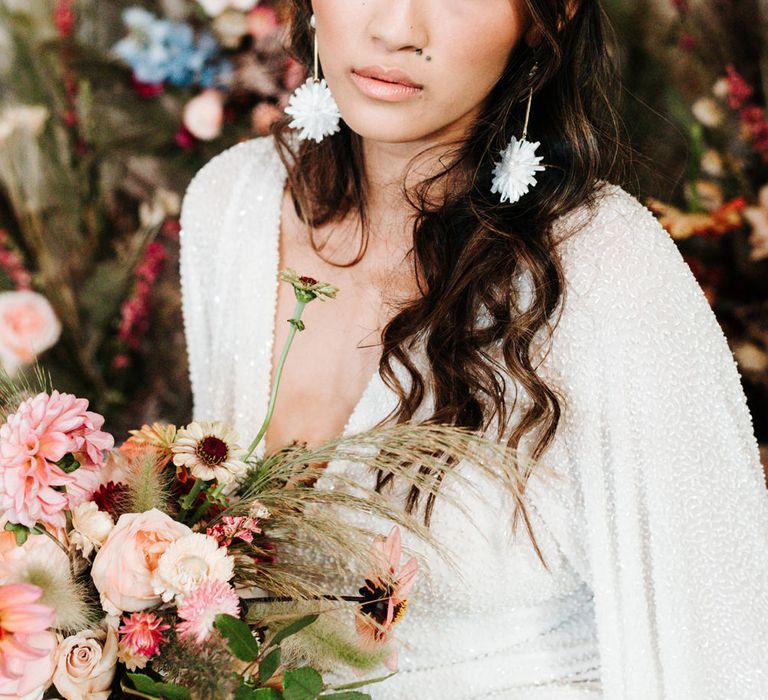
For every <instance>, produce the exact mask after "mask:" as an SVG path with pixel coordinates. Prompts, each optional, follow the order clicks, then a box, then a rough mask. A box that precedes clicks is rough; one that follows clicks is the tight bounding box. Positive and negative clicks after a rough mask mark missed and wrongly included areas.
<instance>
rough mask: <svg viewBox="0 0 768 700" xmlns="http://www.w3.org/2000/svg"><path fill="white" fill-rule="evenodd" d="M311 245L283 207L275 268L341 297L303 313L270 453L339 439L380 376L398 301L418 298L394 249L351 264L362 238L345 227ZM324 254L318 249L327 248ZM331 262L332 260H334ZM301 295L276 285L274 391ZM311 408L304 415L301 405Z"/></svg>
mask: <svg viewBox="0 0 768 700" xmlns="http://www.w3.org/2000/svg"><path fill="white" fill-rule="evenodd" d="M320 233H321V238H320V240H319V241H318V239H317V238H315V239H314V240H313V238H312V237H311V235H310V232H309V231H308V230H307V229H306V227H304V226H303V225H301V224H300V222H298V221H297V220H296V217H295V216H293V215H291V211H290V210H289V209H288V205H287V204H286V205H285V206H284V209H283V216H282V219H281V225H280V231H279V245H278V261H279V262H278V267H279V269H285V268H286V267H290V268H292V269H293V270H295V271H296V272H298V273H299V274H300V275H304V276H309V277H313V278H314V279H317V280H321V281H324V282H329V283H331V284H333V285H334V286H336V287H338V288H339V292H338V294H337V295H336V298H334V299H330V300H325V301H320V300H316V301H313V302H311V303H310V304H308V305H307V306H306V307H305V309H304V312H303V314H302V321H303V322H304V324H305V326H306V329H305V330H304V331H300V332H298V333H296V334H295V337H294V338H293V342H292V345H291V349H290V353H289V355H288V358H287V360H286V362H285V364H284V366H283V369H282V373H281V376H280V384H279V392H278V397H277V401H276V404H275V408H274V411H273V415H272V420H271V422H270V427H269V431H268V432H267V435H266V438H265V443H266V449H267V451H271V450H273V449H276V448H278V447H280V446H282V445H285V444H289V443H290V442H292V441H301V442H307V443H308V444H310V445H317V444H320V443H322V442H324V441H326V440H329V439H333V438H335V437H338V436H339V435H341V434H342V433H343V431H344V430H345V429H346V426H347V425H348V422H349V419H350V417H351V416H352V414H353V412H354V410H355V407H356V406H357V404H358V403H359V402H360V401H361V399H362V397H363V395H364V394H365V392H366V389H367V388H368V387H369V385H370V383H371V382H372V380H373V377H374V375H375V374H376V373H377V372H378V368H379V363H380V359H381V354H382V342H381V341H382V331H383V329H384V327H385V326H386V324H387V323H388V321H389V320H390V319H391V318H392V316H393V315H394V313H395V310H394V308H395V307H396V305H397V303H398V302H401V301H403V300H404V299H405V298H406V297H407V296H408V294H412V293H414V290H415V283H414V282H413V280H412V275H410V274H409V273H410V270H411V267H412V266H410V265H408V264H407V263H406V261H405V258H406V257H407V254H406V253H405V252H404V251H398V252H397V253H395V254H394V256H395V260H397V256H398V255H399V256H400V257H402V258H403V260H402V264H394V265H393V252H392V249H391V246H390V247H388V246H385V245H381V244H379V245H373V246H369V248H368V250H366V254H365V257H364V259H363V260H361V261H360V262H358V263H357V264H355V265H353V266H344V265H340V264H336V263H337V262H338V261H341V262H345V261H349V260H352V259H354V256H355V253H356V252H357V248H358V245H359V239H358V238H356V237H355V236H354V235H352V233H350V231H349V230H348V229H346V228H344V227H340V228H338V229H336V230H333V228H330V229H329V228H326V229H324V230H323V231H322V232H320ZM322 241H325V245H324V246H323V250H322V251H320V250H316V248H315V246H317V245H322ZM329 256H330V258H329ZM295 306H296V297H295V295H294V291H293V289H292V287H291V286H290V285H289V284H288V283H281V284H279V285H278V288H277V292H276V300H275V316H274V328H273V329H272V330H273V339H274V342H273V344H272V351H271V358H270V360H271V368H270V369H271V371H270V385H271V386H274V383H275V377H276V374H277V369H278V366H279V364H280V360H281V356H282V353H283V348H284V345H285V343H286V340H287V338H288V336H289V333H290V332H291V325H290V324H289V323H288V319H289V318H291V316H292V314H293V313H294V309H295ZM297 406H298V407H310V408H311V409H317V410H307V411H301V410H298V411H297V410H296V407H297Z"/></svg>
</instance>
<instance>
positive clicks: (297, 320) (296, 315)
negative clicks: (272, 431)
mask: <svg viewBox="0 0 768 700" xmlns="http://www.w3.org/2000/svg"><path fill="white" fill-rule="evenodd" d="M306 305H307V302H306V301H301V300H297V301H296V308H295V309H294V310H293V316H291V318H290V319H289V320H288V323H290V324H291V330H290V331H289V332H288V337H287V338H286V339H285V344H284V345H283V351H282V353H281V355H280V361H279V362H278V363H277V370H276V371H275V383H274V385H273V386H272V395H271V396H270V397H269V406H268V407H267V415H266V416H265V417H264V422H263V423H262V424H261V428H259V432H258V433H257V434H256V437H255V438H254V440H253V442H252V443H251V445H250V447H249V448H248V452H247V453H246V455H245V457H244V458H243V461H245V462H247V461H248V459H249V458H250V456H251V455H252V454H253V451H254V450H255V449H256V448H257V447H258V445H259V443H260V442H261V439H262V438H263V437H264V433H266V432H267V428H268V427H269V422H270V421H271V420H272V414H273V413H274V410H275V402H276V401H277V390H278V388H279V387H280V377H281V376H282V374H283V367H284V366H285V360H286V358H287V357H288V351H289V350H290V349H291V343H293V339H294V337H295V336H296V331H300V330H304V324H303V323H302V322H301V314H302V313H303V312H304V307H305V306H306Z"/></svg>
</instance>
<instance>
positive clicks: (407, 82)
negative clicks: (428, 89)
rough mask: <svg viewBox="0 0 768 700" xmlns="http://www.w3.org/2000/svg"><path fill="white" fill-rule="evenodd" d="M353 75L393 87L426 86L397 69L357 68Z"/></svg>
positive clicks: (420, 87)
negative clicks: (389, 84)
mask: <svg viewBox="0 0 768 700" xmlns="http://www.w3.org/2000/svg"><path fill="white" fill-rule="evenodd" d="M352 72H353V73H356V74H357V75H360V76H362V77H364V78H370V79H372V80H380V81H381V82H384V83H391V84H393V85H404V86H405V87H409V88H415V89H419V90H420V89H422V88H423V87H424V86H423V85H420V84H419V83H417V82H416V81H414V80H413V79H412V78H411V77H410V76H409V75H408V74H407V73H404V72H403V71H401V70H397V69H396V68H384V67H382V66H366V67H365V68H355V69H354V70H353V71H352Z"/></svg>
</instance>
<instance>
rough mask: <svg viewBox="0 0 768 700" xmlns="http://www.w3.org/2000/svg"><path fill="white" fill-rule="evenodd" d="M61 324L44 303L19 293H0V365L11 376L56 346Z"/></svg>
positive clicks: (29, 293) (40, 297)
mask: <svg viewBox="0 0 768 700" xmlns="http://www.w3.org/2000/svg"><path fill="white" fill-rule="evenodd" d="M60 335H61V323H60V322H59V319H58V318H56V314H55V312H54V311H53V307H52V306H51V305H50V303H49V302H48V300H47V299H46V298H45V297H44V296H43V295H42V294H38V293H37V292H33V291H31V290H29V289H23V290H20V291H15V292H1V293H0V362H2V364H3V366H4V367H5V369H6V371H7V372H8V373H9V374H13V373H14V372H15V371H16V370H17V369H18V368H19V366H20V365H25V364H29V363H30V362H32V361H33V360H34V359H35V357H37V356H38V355H39V354H40V353H41V352H43V351H44V350H47V349H48V348H50V347H51V346H52V345H54V344H55V343H56V341H57V340H58V339H59V336H60Z"/></svg>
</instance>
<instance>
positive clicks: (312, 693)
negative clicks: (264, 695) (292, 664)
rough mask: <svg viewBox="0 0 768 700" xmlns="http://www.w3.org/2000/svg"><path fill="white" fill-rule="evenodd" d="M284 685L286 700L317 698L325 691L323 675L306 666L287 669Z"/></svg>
mask: <svg viewBox="0 0 768 700" xmlns="http://www.w3.org/2000/svg"><path fill="white" fill-rule="evenodd" d="M283 685H284V688H285V689H284V690H283V695H284V696H285V700H315V698H316V697H317V696H318V695H320V693H321V692H322V691H323V677H322V676H321V675H320V674H319V673H318V672H317V671H315V669H313V668H309V667H307V666H305V667H303V668H296V669H293V670H291V671H286V672H285V675H284V680H283Z"/></svg>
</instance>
